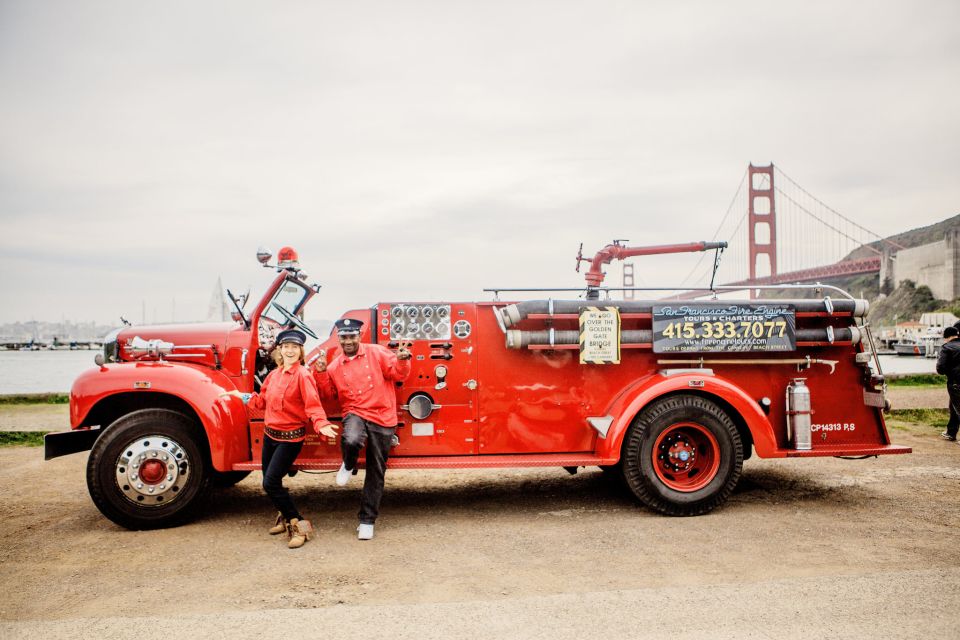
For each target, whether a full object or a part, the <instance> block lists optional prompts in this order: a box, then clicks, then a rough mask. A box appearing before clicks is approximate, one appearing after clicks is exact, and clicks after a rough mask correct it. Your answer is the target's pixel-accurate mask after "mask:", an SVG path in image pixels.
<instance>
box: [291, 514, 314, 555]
mask: <svg viewBox="0 0 960 640" xmlns="http://www.w3.org/2000/svg"><path fill="white" fill-rule="evenodd" d="M312 537H313V525H312V524H310V521H309V520H297V519H296V518H293V519H292V520H290V542H288V543H287V546H288V547H289V548H291V549H299V548H300V547H302V546H303V545H304V544H305V543H306V542H307V540H309V539H310V538H312Z"/></svg>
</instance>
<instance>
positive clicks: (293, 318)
mask: <svg viewBox="0 0 960 640" xmlns="http://www.w3.org/2000/svg"><path fill="white" fill-rule="evenodd" d="M272 304H273V308H274V309H276V310H277V311H279V312H280V313H281V314H282V315H283V317H284V318H286V319H287V320H288V321H289V322H290V324H292V325H293V326H295V327H296V328H297V329H300V331H303V332H304V333H305V334H307V335H308V336H310V337H311V338H313V339H314V340H319V338H318V337H317V334H315V333H314V332H313V329H311V328H310V327H308V326H307V325H305V324H304V323H303V321H302V320H301V319H300V318H298V317H297V316H295V315H293V314H292V313H290V312H289V311H287V310H286V309H284V308H283V307H281V306H280V305H279V304H277V303H276V302H274V303H272Z"/></svg>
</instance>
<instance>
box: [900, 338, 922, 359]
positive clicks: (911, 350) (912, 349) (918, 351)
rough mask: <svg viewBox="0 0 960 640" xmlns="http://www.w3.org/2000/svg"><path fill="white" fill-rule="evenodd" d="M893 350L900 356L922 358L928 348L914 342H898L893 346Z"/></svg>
mask: <svg viewBox="0 0 960 640" xmlns="http://www.w3.org/2000/svg"><path fill="white" fill-rule="evenodd" d="M893 350H894V351H896V352H897V355H898V356H922V355H924V354H925V353H926V347H924V345H922V344H920V343H919V342H916V341H913V340H908V341H906V342H897V343H896V344H894V345H893Z"/></svg>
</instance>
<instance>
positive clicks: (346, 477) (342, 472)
mask: <svg viewBox="0 0 960 640" xmlns="http://www.w3.org/2000/svg"><path fill="white" fill-rule="evenodd" d="M352 475H353V471H352V470H350V469H347V467H346V465H345V464H343V463H342V462H341V463H340V468H339V469H338V470H337V486H338V487H345V486H347V483H348V482H350V476H352Z"/></svg>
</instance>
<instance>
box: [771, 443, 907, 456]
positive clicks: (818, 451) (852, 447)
mask: <svg viewBox="0 0 960 640" xmlns="http://www.w3.org/2000/svg"><path fill="white" fill-rule="evenodd" d="M781 451H783V452H784V453H786V457H787V458H817V457H824V456H883V455H891V454H897V453H910V452H911V451H913V449H911V448H910V447H904V446H901V445H897V444H887V445H883V444H827V445H820V446H815V447H814V448H813V449H810V450H808V451H797V450H796V449H786V450H781Z"/></svg>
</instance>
